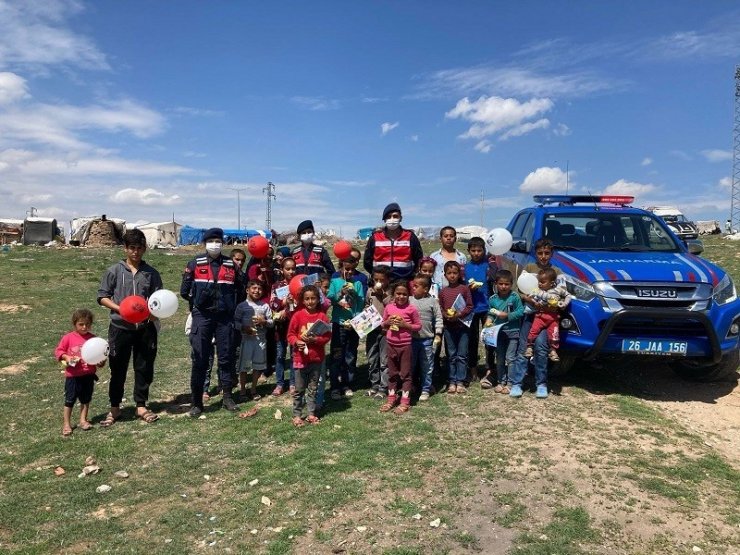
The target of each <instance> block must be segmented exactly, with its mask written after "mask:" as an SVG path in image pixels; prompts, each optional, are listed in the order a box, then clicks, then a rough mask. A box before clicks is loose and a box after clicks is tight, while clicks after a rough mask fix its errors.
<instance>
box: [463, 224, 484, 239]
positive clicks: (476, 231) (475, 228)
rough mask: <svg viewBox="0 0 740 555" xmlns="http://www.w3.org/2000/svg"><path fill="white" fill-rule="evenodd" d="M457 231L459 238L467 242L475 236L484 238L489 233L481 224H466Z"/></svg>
mask: <svg viewBox="0 0 740 555" xmlns="http://www.w3.org/2000/svg"><path fill="white" fill-rule="evenodd" d="M455 231H457V239H458V240H459V241H462V242H467V241H469V240H470V239H471V238H473V237H481V238H483V237H484V236H485V235H486V233H488V230H487V229H486V228H485V227H481V226H479V225H466V226H463V227H458V228H457V229H456V230H455Z"/></svg>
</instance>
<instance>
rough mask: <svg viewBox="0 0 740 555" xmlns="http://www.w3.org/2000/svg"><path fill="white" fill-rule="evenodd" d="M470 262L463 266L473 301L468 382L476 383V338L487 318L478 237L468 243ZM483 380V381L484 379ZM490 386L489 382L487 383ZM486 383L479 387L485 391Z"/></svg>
mask: <svg viewBox="0 0 740 555" xmlns="http://www.w3.org/2000/svg"><path fill="white" fill-rule="evenodd" d="M468 254H470V262H468V263H467V264H465V277H466V278H467V280H468V281H467V282H468V287H469V288H470V296H471V297H472V299H473V319H472V320H471V321H470V340H469V343H468V381H471V382H472V381H478V337H479V333H480V329H481V327H483V324H484V323H485V321H486V318H487V317H488V295H487V293H488V283H487V282H488V277H487V273H488V269H489V267H488V260H487V258H486V242H485V241H484V240H483V239H481V238H480V237H472V238H471V239H470V241H468ZM485 352H486V378H487V377H488V376H489V375H490V373H491V364H490V363H489V357H488V349H486V350H485ZM486 378H484V380H485V379H486ZM488 383H489V384H490V381H488ZM485 386H486V381H481V387H482V388H484V389H486V387H485Z"/></svg>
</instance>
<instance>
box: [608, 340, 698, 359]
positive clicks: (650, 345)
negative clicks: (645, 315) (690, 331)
mask: <svg viewBox="0 0 740 555" xmlns="http://www.w3.org/2000/svg"><path fill="white" fill-rule="evenodd" d="M688 347H689V344H688V343H687V342H686V341H665V340H663V341H659V340H655V339H623V340H622V352H623V353H637V354H641V355H667V356H683V357H685V356H686V352H687V351H688Z"/></svg>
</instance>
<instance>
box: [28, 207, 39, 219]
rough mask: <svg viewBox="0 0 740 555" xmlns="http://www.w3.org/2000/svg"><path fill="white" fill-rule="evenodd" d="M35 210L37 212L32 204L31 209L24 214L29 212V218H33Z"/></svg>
mask: <svg viewBox="0 0 740 555" xmlns="http://www.w3.org/2000/svg"><path fill="white" fill-rule="evenodd" d="M37 212H38V208H36V207H35V206H32V207H31V210H29V211H27V212H26V214H29V217H30V218H34V217H35V216H36V213H37Z"/></svg>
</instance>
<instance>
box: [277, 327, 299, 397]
mask: <svg viewBox="0 0 740 555" xmlns="http://www.w3.org/2000/svg"><path fill="white" fill-rule="evenodd" d="M287 352H288V341H287V340H286V339H285V338H283V337H282V336H281V335H280V333H278V334H277V340H276V342H275V386H280V387H282V388H283V389H285V387H286V386H287V385H288V384H287V382H286V380H285V360H286V358H287V357H286V354H287ZM290 375H291V380H290V383H294V379H293V378H292V376H293V373H292V372H291V373H290Z"/></svg>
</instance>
